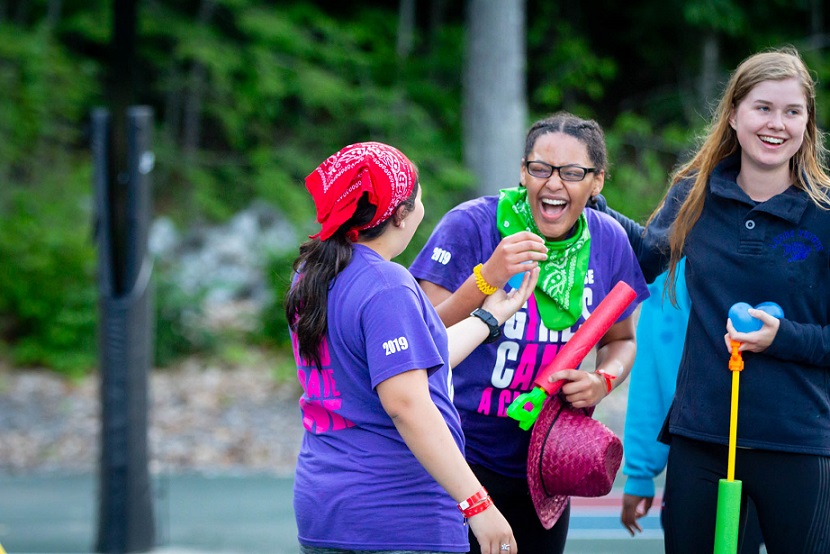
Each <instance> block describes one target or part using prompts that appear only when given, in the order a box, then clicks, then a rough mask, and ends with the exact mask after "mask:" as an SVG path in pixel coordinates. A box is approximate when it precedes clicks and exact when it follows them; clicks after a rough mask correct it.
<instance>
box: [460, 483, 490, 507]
mask: <svg viewBox="0 0 830 554" xmlns="http://www.w3.org/2000/svg"><path fill="white" fill-rule="evenodd" d="M488 496H489V493H488V492H487V489H485V488H484V487H481V489H479V491H478V492H477V493H475V494H474V495H472V496H471V497H470V498H468V499H467V500H465V501H463V502H459V504H458V509H459V510H461V511H462V512H463V511H464V510H467V509H469V508H472V507H473V506H475V505H476V504H478V503H479V502H481V501H482V500H484V499H485V498H487V497H488Z"/></svg>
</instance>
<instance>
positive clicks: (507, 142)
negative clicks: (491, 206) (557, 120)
mask: <svg viewBox="0 0 830 554" xmlns="http://www.w3.org/2000/svg"><path fill="white" fill-rule="evenodd" d="M525 61H526V48H525V0H515V1H504V0H469V2H468V4H467V36H466V63H465V64H464V76H463V77H464V79H463V100H462V102H463V128H464V162H465V164H466V165H467V167H468V168H469V169H470V170H471V171H472V172H473V173H474V174H475V176H476V179H477V186H476V188H477V192H478V194H497V193H498V190H499V189H502V188H506V187H515V186H516V185H517V184H518V182H519V171H520V168H521V159H522V155H523V153H524V137H525V133H526V127H527V98H526V87H525Z"/></svg>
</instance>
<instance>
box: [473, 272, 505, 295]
mask: <svg viewBox="0 0 830 554" xmlns="http://www.w3.org/2000/svg"><path fill="white" fill-rule="evenodd" d="M482 265H483V264H478V265H477V266H475V267H474V268H473V274H474V275H475V276H476V286H477V287H478V290H480V291H481V292H483V293H484V294H486V295H487V296H490V295H491V294H493V293H494V292H496V291H497V290H499V289H498V287H494V286H493V285H491V284H490V283H488V282H487V281H486V280H485V279H484V276H483V275H482V274H481V266H482Z"/></svg>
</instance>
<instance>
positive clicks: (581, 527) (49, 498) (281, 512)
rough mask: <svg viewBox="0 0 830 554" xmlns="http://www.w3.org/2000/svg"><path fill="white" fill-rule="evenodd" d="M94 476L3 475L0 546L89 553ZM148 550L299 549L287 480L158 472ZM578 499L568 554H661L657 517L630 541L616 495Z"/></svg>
mask: <svg viewBox="0 0 830 554" xmlns="http://www.w3.org/2000/svg"><path fill="white" fill-rule="evenodd" d="M97 485H98V484H97V478H96V477H95V476H92V475H37V476H27V475H21V476H10V475H0V544H2V545H3V547H4V548H5V549H6V552H7V553H8V554H35V553H38V554H74V553H90V552H92V549H93V548H94V544H95V537H96V533H97V529H96V518H97V496H96V495H97ZM154 486H155V503H154V509H155V514H154V516H155V518H156V528H157V537H156V538H157V543H158V548H157V549H156V550H154V551H153V554H203V553H216V554H296V552H297V538H296V527H295V524H294V514H293V510H292V507H291V486H292V481H291V479H290V478H277V477H273V476H270V475H251V474H245V475H227V474H223V475H217V476H205V475H176V476H164V475H162V476H157V477H155V479H154ZM620 494H621V491H620V490H619V489H616V488H615V489H614V491H613V492H612V493H611V495H610V496H609V497H605V498H599V499H576V500H575V501H574V506H573V509H572V515H571V531H570V536H569V538H568V547H567V549H566V552H567V554H579V553H608V554H626V553H631V554H634V553H636V554H652V553H654V554H656V553H660V552H663V541H662V532H661V531H660V526H659V520H658V517H657V514H656V513H655V514H649V516H648V517H647V518H645V520H644V522H643V527H644V529H645V532H644V533H643V534H642V535H639V536H638V537H637V538H631V537H629V536H628V533H627V532H626V531H625V530H624V529H623V528H622V526H621V525H620V523H619V507H620V499H619V496H620Z"/></svg>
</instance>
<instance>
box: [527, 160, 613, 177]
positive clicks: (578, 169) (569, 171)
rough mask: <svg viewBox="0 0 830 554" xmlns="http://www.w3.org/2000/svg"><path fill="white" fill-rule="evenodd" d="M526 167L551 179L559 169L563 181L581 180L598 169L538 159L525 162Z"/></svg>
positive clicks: (531, 172)
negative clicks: (539, 160)
mask: <svg viewBox="0 0 830 554" xmlns="http://www.w3.org/2000/svg"><path fill="white" fill-rule="evenodd" d="M525 169H527V172H528V173H530V174H531V175H532V176H534V177H536V178H538V179H549V178H550V176H551V175H553V172H554V171H558V172H559V177H560V178H561V179H562V180H563V181H581V180H582V179H584V178H585V176H586V175H588V174H589V173H592V172H594V171H596V170H597V168H595V167H582V166H581V165H576V164H568V165H559V166H556V165H550V164H547V163H545V162H537V161H529V162H525Z"/></svg>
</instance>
